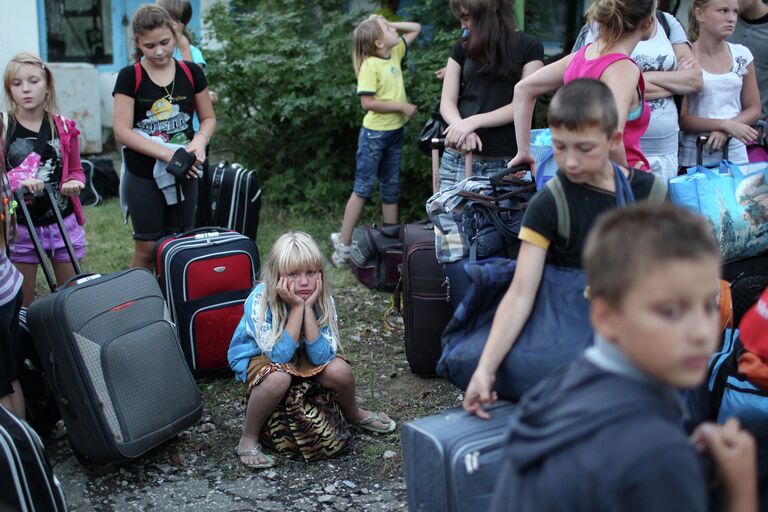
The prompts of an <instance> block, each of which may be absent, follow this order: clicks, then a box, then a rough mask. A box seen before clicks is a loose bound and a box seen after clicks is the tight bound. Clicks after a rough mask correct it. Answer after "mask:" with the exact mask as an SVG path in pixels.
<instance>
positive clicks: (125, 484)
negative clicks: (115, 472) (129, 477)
mask: <svg viewBox="0 0 768 512" xmlns="http://www.w3.org/2000/svg"><path fill="white" fill-rule="evenodd" d="M120 485H122V486H123V487H126V486H127V485H128V482H127V481H126V480H122V481H121V482H120Z"/></svg>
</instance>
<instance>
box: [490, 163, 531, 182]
mask: <svg viewBox="0 0 768 512" xmlns="http://www.w3.org/2000/svg"><path fill="white" fill-rule="evenodd" d="M530 170H531V164H520V165H516V166H514V167H509V168H507V169H502V170H500V171H498V172H496V173H494V174H491V176H490V178H489V180H490V182H491V186H492V187H496V186H497V185H500V184H501V182H502V181H504V178H506V177H507V176H509V175H510V174H515V173H518V172H521V171H530ZM508 181H509V183H510V184H512V185H530V184H531V182H530V181H523V180H519V179H516V178H515V179H514V180H508Z"/></svg>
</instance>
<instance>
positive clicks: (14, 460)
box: [0, 406, 67, 512]
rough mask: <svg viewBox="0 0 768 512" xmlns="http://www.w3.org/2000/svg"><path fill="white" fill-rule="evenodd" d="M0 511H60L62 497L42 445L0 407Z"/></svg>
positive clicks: (62, 506)
mask: <svg viewBox="0 0 768 512" xmlns="http://www.w3.org/2000/svg"><path fill="white" fill-rule="evenodd" d="M0 510H3V511H6V510H7V511H10V510H13V511H16V510H19V511H24V512H27V511H34V512H64V511H66V510H67V507H66V504H65V503H64V494H63V493H62V491H61V485H60V484H59V481H58V480H57V479H56V477H55V476H54V475H53V471H52V470H51V464H50V462H49V461H48V457H47V456H46V455H45V450H44V449H43V443H42V442H41V441H40V437H38V435H37V434H36V433H35V431H34V430H32V428H31V427H30V426H29V425H28V424H27V423H26V422H24V421H22V420H20V419H18V418H17V417H16V416H14V415H13V414H11V412H10V411H8V410H7V409H5V408H4V407H2V406H0Z"/></svg>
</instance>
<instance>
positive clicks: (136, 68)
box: [133, 62, 141, 96]
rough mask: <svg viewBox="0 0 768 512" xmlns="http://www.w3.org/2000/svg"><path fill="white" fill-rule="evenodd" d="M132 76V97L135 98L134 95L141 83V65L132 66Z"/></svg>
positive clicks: (138, 63) (137, 63)
mask: <svg viewBox="0 0 768 512" xmlns="http://www.w3.org/2000/svg"><path fill="white" fill-rule="evenodd" d="M133 74H134V76H135V79H134V81H135V82H136V85H134V86H133V95H134V96H136V93H137V92H139V84H140V83H141V63H140V62H136V63H135V64H134V65H133Z"/></svg>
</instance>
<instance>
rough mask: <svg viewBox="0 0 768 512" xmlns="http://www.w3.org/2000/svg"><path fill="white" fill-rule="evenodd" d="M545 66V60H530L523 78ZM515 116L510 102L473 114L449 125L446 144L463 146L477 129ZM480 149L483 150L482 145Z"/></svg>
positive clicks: (510, 120)
mask: <svg viewBox="0 0 768 512" xmlns="http://www.w3.org/2000/svg"><path fill="white" fill-rule="evenodd" d="M543 66H544V62H542V61H540V60H533V61H531V62H528V63H527V64H526V65H525V66H523V74H522V77H521V78H522V79H524V78H527V77H528V76H530V75H532V74H533V73H534V72H535V71H538V70H539V69H541V68H542V67H543ZM441 104H442V100H441ZM514 117H515V109H514V104H513V103H508V104H506V105H504V106H502V107H499V108H497V109H496V110H492V111H490V112H485V113H482V114H475V115H473V116H469V117H467V118H466V119H459V120H458V121H456V122H452V123H450V126H448V128H447V129H446V130H445V132H444V134H445V144H446V146H448V147H462V146H463V145H464V141H465V140H466V138H467V137H469V136H470V135H471V134H472V133H474V132H475V131H477V129H479V128H495V127H497V126H504V125H507V124H509V123H511V122H512V121H513V120H514ZM443 119H445V116H443ZM471 149H474V148H471ZM478 149H480V150H482V147H480V148H478Z"/></svg>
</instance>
